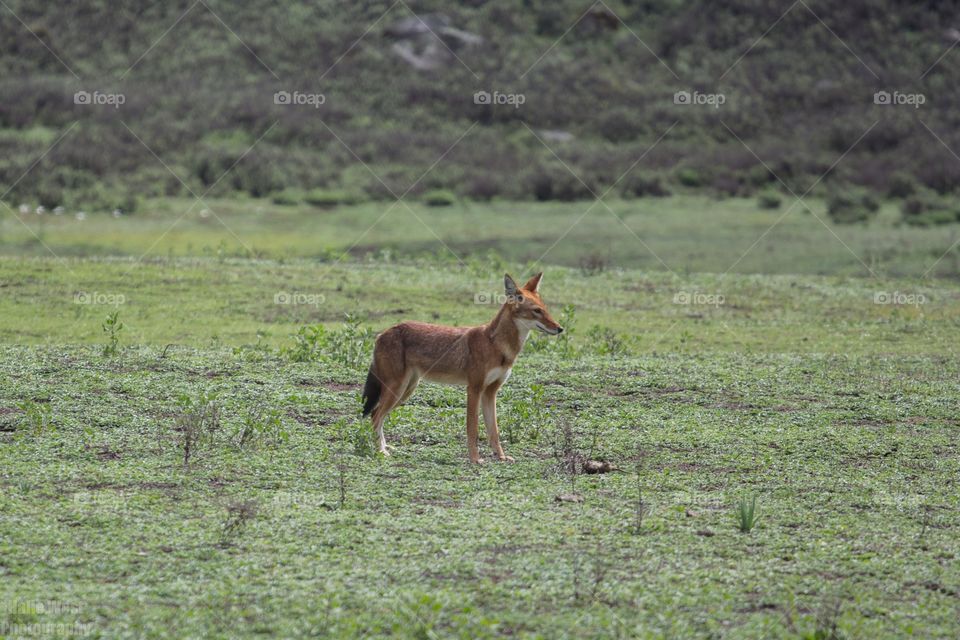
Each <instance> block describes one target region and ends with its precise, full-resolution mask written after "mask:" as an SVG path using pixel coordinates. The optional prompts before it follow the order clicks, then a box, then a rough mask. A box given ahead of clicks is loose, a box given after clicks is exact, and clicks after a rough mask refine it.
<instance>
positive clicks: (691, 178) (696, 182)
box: [677, 167, 703, 187]
mask: <svg viewBox="0 0 960 640" xmlns="http://www.w3.org/2000/svg"><path fill="white" fill-rule="evenodd" d="M677 182H679V183H680V184H682V185H683V186H685V187H699V186H701V185H702V184H703V178H702V176H701V175H700V172H699V171H697V170H696V169H694V168H693V167H684V168H683V169H680V170H679V171H677Z"/></svg>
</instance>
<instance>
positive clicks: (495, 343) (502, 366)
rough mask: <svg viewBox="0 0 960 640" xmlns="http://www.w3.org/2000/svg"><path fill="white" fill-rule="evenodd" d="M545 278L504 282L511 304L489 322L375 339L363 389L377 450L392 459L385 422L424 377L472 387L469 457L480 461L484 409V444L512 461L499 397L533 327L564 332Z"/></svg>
mask: <svg viewBox="0 0 960 640" xmlns="http://www.w3.org/2000/svg"><path fill="white" fill-rule="evenodd" d="M542 277H543V273H538V274H537V275H535V276H533V277H532V278H530V280H529V281H528V282H527V283H526V284H525V285H523V287H518V286H517V285H516V283H515V282H514V280H513V278H511V277H510V276H509V274H508V275H506V276H504V286H505V289H506V295H507V300H506V302H505V303H504V304H503V306H502V307H500V310H499V311H498V312H497V315H496V316H494V318H493V320H491V321H490V322H489V323H487V324H484V325H480V326H478V327H448V326H443V325H436V324H426V323H423V322H404V323H401V324H398V325H395V326H393V327H390V328H389V329H387V330H386V331H384V332H383V333H381V334H380V335H379V336H377V343H376V347H375V348H374V351H373V364H371V365H370V373H369V374H368V375H367V383H366V385H365V386H364V391H363V396H364V401H365V402H364V407H363V415H365V416H366V415H370V414H371V413H372V414H373V426H374V428H375V429H376V432H377V437H378V439H379V441H380V451H381V452H383V453H384V454H387V444H386V440H385V439H384V436H383V422H384V420H386V418H387V416H388V415H389V414H390V412H391V411H393V409H394V408H396V407H398V406H400V405H401V404H403V403H404V402H406V400H407V398H409V397H410V395H411V394H412V393H413V391H414V390H415V389H416V388H417V384H418V383H419V382H420V380H421V378H422V379H426V380H432V381H436V382H444V383H448V384H457V385H462V386H466V387H467V452H468V454H469V456H470V460H472V461H473V462H481V461H482V459H481V458H480V452H479V449H478V446H477V437H478V413H479V411H480V410H481V409H482V410H483V418H484V423H485V424H486V427H487V439H488V440H489V442H490V447H491V448H492V449H493V453H494V455H496V456H497V458H498V459H500V460H512V458H510V457H508V456H507V455H506V454H505V453H504V452H503V447H502V446H501V445H500V432H499V429H498V427H497V391H498V390H499V389H500V386H501V385H502V384H503V383H504V382H505V381H506V379H507V377H508V376H509V375H510V369H511V367H513V363H514V361H515V360H516V359H517V356H518V355H519V354H520V350H521V349H522V348H523V343H524V342H525V341H526V339H527V334H528V333H529V332H530V330H531V329H537V330H539V331H542V332H543V333H548V334H551V335H557V334H558V333H561V332H562V331H563V328H562V327H561V326H560V325H559V324H557V323H556V321H555V320H554V319H553V318H552V317H550V312H549V311H548V310H547V307H546V305H544V303H543V300H542V299H541V298H540V293H539V289H540V280H541V279H542Z"/></svg>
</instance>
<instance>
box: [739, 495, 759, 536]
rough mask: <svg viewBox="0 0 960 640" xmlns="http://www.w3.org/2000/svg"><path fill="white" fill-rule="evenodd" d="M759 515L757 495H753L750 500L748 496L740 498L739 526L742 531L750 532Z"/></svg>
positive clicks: (755, 524)
mask: <svg viewBox="0 0 960 640" xmlns="http://www.w3.org/2000/svg"><path fill="white" fill-rule="evenodd" d="M758 520H759V517H758V515H757V496H752V497H751V498H750V499H749V500H748V499H747V498H746V497H743V498H741V499H740V504H739V505H738V506H737V527H738V528H739V529H740V531H741V533H750V532H751V531H752V530H753V528H754V527H755V526H757V521H758Z"/></svg>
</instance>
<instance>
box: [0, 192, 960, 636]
mask: <svg viewBox="0 0 960 640" xmlns="http://www.w3.org/2000/svg"><path fill="white" fill-rule="evenodd" d="M674 204H676V203H674ZM246 206H247V204H240V205H238V211H240V210H244V207H246ZM722 206H734V205H733V204H732V203H727V204H725V205H722ZM505 208H506V207H505ZM362 210H363V209H362V208H360V209H356V210H351V211H362ZM328 213H330V214H332V215H339V214H337V213H335V212H334V211H331V212H323V213H320V214H319V215H321V216H322V215H327V214H328ZM447 213H448V215H453V216H454V219H453V220H451V221H450V224H451V225H453V224H455V223H457V220H456V218H457V216H456V213H453V214H451V212H450V211H449V210H448V212H447ZM238 215H241V216H242V215H247V214H244V213H238ZM459 217H461V218H462V216H459ZM493 217H494V218H495V217H496V214H494V216H493ZM691 219H692V218H691ZM798 219H802V218H798ZM151 220H152V218H151V217H150V215H149V214H148V215H147V216H146V217H145V218H143V219H139V218H136V219H131V220H130V221H129V223H128V222H127V221H124V220H121V221H120V223H121V224H129V225H130V226H128V227H124V229H125V233H124V234H123V235H121V234H120V233H119V232H118V235H117V236H116V238H117V240H118V241H121V244H120V245H117V246H118V247H123V250H120V249H119V248H118V250H117V251H115V252H114V253H117V254H121V255H118V256H116V257H110V258H96V257H94V258H75V257H69V258H66V259H64V260H58V259H55V258H42V257H22V256H21V257H6V258H2V259H0V285H2V287H0V290H2V295H0V342H2V343H3V346H0V483H2V486H0V489H2V490H0V603H2V604H3V608H0V629H2V631H0V635H11V636H16V635H53V634H55V633H59V634H60V635H71V634H74V635H81V634H86V635H90V636H92V637H98V636H99V637H157V638H159V637H223V638H227V637H254V636H276V637H294V636H306V635H317V636H321V637H377V636H388V635H398V636H401V637H414V638H415V637H420V638H423V637H427V638H430V637H464V638H467V637H469V638H476V637H493V636H507V635H512V636H518V637H543V638H564V637H570V638H608V637H642V638H661V637H730V638H770V637H775V638H809V637H830V634H831V633H834V635H835V636H836V635H839V636H842V637H847V638H859V637H867V636H869V637H877V638H900V637H907V636H915V637H923V638H926V637H952V636H955V635H956V633H957V630H958V627H960V622H958V619H957V594H958V593H960V568H958V567H960V562H958V554H960V536H958V535H957V533H958V529H960V519H958V516H957V514H958V506H960V505H958V500H960V498H958V495H960V494H958V492H957V490H956V478H957V477H958V473H960V462H958V461H960V446H958V442H960V438H958V437H960V421H958V419H957V412H956V406H957V401H958V398H960V364H958V363H960V360H958V358H957V344H958V333H960V332H958V328H960V285H958V284H957V283H956V282H955V281H951V280H945V279H923V280H920V279H916V278H893V279H891V278H887V277H883V278H877V279H874V278H856V277H849V276H846V275H840V276H817V275H763V276H761V275H744V274H740V273H731V274H728V275H720V274H710V273H692V274H687V273H686V272H683V273H670V272H668V271H662V270H661V271H646V270H629V269H628V270H620V269H610V268H608V269H605V270H604V269H600V270H585V269H581V268H578V267H572V268H564V267H558V266H548V267H546V276H545V279H544V282H543V289H542V290H543V293H544V296H545V299H546V300H547V302H548V304H549V305H550V306H551V308H552V309H553V310H554V311H555V312H556V314H557V315H558V316H562V317H563V318H564V320H563V321H564V323H565V324H566V327H567V329H568V330H567V332H565V333H564V340H563V341H559V340H557V339H555V338H546V337H540V336H537V337H533V338H531V341H530V343H528V345H527V346H526V348H525V350H524V353H523V354H522V355H521V356H520V358H519V360H518V363H517V365H516V367H515V369H514V373H513V375H512V377H511V378H510V380H509V382H508V383H507V385H506V386H505V388H504V390H503V391H502V392H501V396H500V401H499V413H500V421H501V431H502V436H503V440H504V446H505V449H506V451H507V453H509V454H510V455H512V456H514V457H515V458H516V460H517V461H516V462H515V463H513V464H496V463H488V464H486V465H484V466H480V467H476V466H471V465H469V464H468V463H467V461H466V444H465V432H464V431H465V430H464V404H465V397H464V393H463V392H462V390H460V389H457V388H452V387H445V386H437V385H431V384H424V385H422V387H421V388H420V389H419V390H418V392H417V393H416V394H415V395H414V396H413V398H412V400H411V402H410V403H409V404H408V405H407V406H406V407H404V408H402V409H401V410H399V411H397V412H396V413H395V414H394V416H393V417H392V418H391V419H390V421H389V422H388V424H387V427H386V434H387V439H388V442H389V443H390V444H392V445H394V446H395V447H396V449H395V451H394V455H393V456H392V457H390V458H380V457H377V456H375V455H374V454H373V450H372V447H371V432H370V427H369V423H368V422H366V421H363V420H361V419H360V417H359V411H360V401H359V395H360V389H361V384H362V381H363V379H364V376H365V373H366V365H367V362H368V358H369V349H370V337H371V335H372V334H373V332H375V331H377V330H380V329H383V328H385V327H387V326H389V325H391V324H393V323H395V322H397V321H399V320H401V319H421V320H428V321H436V322H445V323H454V324H464V323H480V322H484V321H486V320H487V319H489V317H491V316H492V315H493V313H494V312H495V307H494V306H493V305H491V304H488V303H484V302H483V297H484V296H489V295H491V294H495V293H498V292H499V287H500V286H502V285H501V279H502V272H503V271H504V270H509V271H511V272H513V274H514V275H515V276H517V277H522V276H525V275H527V274H528V272H529V271H530V266H529V265H525V264H523V263H521V262H518V261H516V260H507V259H500V258H495V257H493V258H491V257H486V256H484V255H482V254H479V253H478V254H475V255H473V256H471V257H469V258H467V259H466V260H465V264H463V265H461V264H459V263H458V262H457V261H456V260H454V259H450V258H448V259H442V258H440V257H432V258H430V257H423V256H422V257H420V258H414V257H410V256H409V255H407V256H404V257H402V258H401V259H396V258H389V257H388V256H386V255H384V254H383V253H378V254H376V255H375V256H371V257H368V258H366V259H355V258H351V259H349V260H347V261H345V262H341V263H334V262H332V261H329V260H328V261H318V260H311V259H306V258H290V259H286V260H284V261H278V260H273V259H267V258H262V259H251V258H240V257H231V256H222V257H216V256H208V257H168V256H167V255H166V253H164V252H161V255H160V256H151V257H150V258H149V259H145V260H143V261H142V262H138V261H135V260H134V259H132V258H129V257H122V254H124V253H130V255H133V253H136V252H135V251H133V248H134V247H136V246H139V244H138V243H140V242H142V241H143V240H144V239H146V237H147V235H148V234H147V226H138V225H148V224H151V222H150V221H151ZM88 221H90V220H89V219H88ZM101 222H103V223H104V224H105V225H106V224H108V223H113V222H115V221H114V220H113V219H110V220H103V221H101ZM159 222H160V221H159V219H157V220H156V223H157V224H158V226H159ZM167 222H168V223H169V219H168V220H167ZM14 223H15V221H14ZM6 224H8V225H9V220H8V221H7V223H6ZM460 224H465V223H463V222H462V221H461V222H460ZM411 228H412V225H407V226H406V227H403V228H400V229H399V230H398V234H399V235H400V236H401V239H400V240H398V246H400V247H403V246H406V247H407V248H409V244H408V243H407V241H406V240H403V239H402V236H403V234H405V233H408V232H409V233H411V236H410V237H411V238H412V237H413V236H415V235H416V234H415V233H414V231H413V230H411ZM554 230H555V229H554ZM714 231H717V230H716V229H714ZM127 232H129V235H126V233H127ZM884 232H885V233H891V234H895V233H903V232H905V230H901V229H893V228H890V229H887V230H886V231H884ZM701 233H703V234H704V235H709V233H710V229H708V228H704V229H703V230H702V231H701ZM717 233H719V234H722V233H723V231H717ZM851 233H854V234H861V235H862V234H869V233H870V230H869V229H867V230H863V229H861V230H851ZM138 234H142V235H138ZM281 235H282V232H281ZM301 235H302V237H301V238H298V239H297V240H298V242H299V243H300V246H304V247H305V246H306V245H307V234H301ZM47 237H48V238H52V237H53V236H52V234H48V236H47ZM213 237H215V236H213V235H211V239H212V238H213ZM257 237H258V239H259V240H261V241H262V242H263V243H264V245H265V246H273V245H274V244H276V246H281V244H280V243H279V241H278V240H277V238H276V237H274V236H271V235H270V234H267V233H265V232H264V227H261V232H260V235H259V236H257ZM4 238H7V239H8V235H4ZM794 240H796V237H795V236H794ZM678 241H679V240H678ZM59 242H60V244H58V245H57V246H58V247H59V248H70V247H73V248H77V247H83V246H85V245H86V243H87V239H86V238H84V237H83V236H80V235H78V236H69V235H66V234H64V235H63V236H62V240H60V241H59ZM411 242H412V240H411ZM122 243H127V244H122ZM105 246H106V245H105ZM111 246H112V245H111ZM792 246H793V245H785V250H786V251H787V252H788V253H790V252H792V251H795V250H796V249H795V248H791V247H792ZM8 248H9V246H8ZM495 248H496V249H497V250H498V251H500V250H501V249H502V248H503V247H501V246H500V245H499V244H498V245H497V246H496V247H495ZM841 248H842V247H841ZM194 249H196V245H195V247H194ZM86 250H87V249H83V251H76V252H73V251H65V252H64V253H65V254H80V253H83V252H84V251H86ZM565 250H567V251H571V255H573V252H574V251H575V250H576V244H574V247H573V248H568V249H565ZM98 251H99V249H98ZM796 251H797V252H798V253H799V250H796ZM31 252H32V251H31ZM175 253H176V252H175ZM401 253H406V251H402V252H401ZM410 253H413V252H410ZM503 253H509V251H508V250H505V251H503ZM707 253H709V251H707ZM905 255H906V254H905ZM710 259H713V260H716V259H719V258H718V257H717V255H713V257H712V258H710ZM908 263H909V261H908V262H905V263H904V264H905V265H906V264H908ZM894 292H896V293H898V294H900V297H901V301H902V298H903V296H913V298H910V300H914V301H917V300H921V301H920V302H919V303H917V304H912V303H906V304H886V303H884V304H878V303H877V302H876V299H877V295H878V294H883V293H887V294H892V293H894ZM278 296H279V297H278ZM478 296H479V297H480V300H479V302H478ZM919 296H923V298H922V299H920V298H919ZM293 301H295V302H297V304H293V303H292V302H293ZM684 301H686V303H684ZM113 314H116V315H113ZM347 320H348V322H345V321H347ZM120 323H122V325H123V328H122V329H115V331H114V332H113V333H112V334H111V331H110V327H111V326H112V327H118V326H119V324H120ZM304 325H312V326H314V327H322V329H319V328H314V329H311V330H310V332H307V333H305V334H304V335H305V336H311V335H313V336H315V339H313V340H312V341H310V340H307V343H308V344H309V345H310V346H311V347H312V348H310V349H305V350H300V351H297V350H296V345H297V343H296V338H295V334H296V333H297V331H298V330H299V329H300V328H301V327H303V326H304ZM105 326H106V330H105ZM114 347H115V350H114ZM295 354H299V355H300V356H302V357H303V358H306V359H307V361H305V362H297V361H294V360H296V359H303V358H294V357H292V356H293V355H295ZM187 442H189V443H190V451H189V456H185V451H184V447H185V445H186V443H187ZM185 459H186V464H185ZM583 459H594V460H604V461H608V462H610V463H612V465H613V467H615V470H614V471H613V472H611V473H607V474H600V475H577V474H573V475H571V473H570V469H571V466H572V467H573V468H576V466H577V465H576V464H573V465H571V461H576V460H583ZM568 494H573V495H575V496H577V497H578V498H579V500H580V501H558V499H557V498H558V497H559V496H561V495H568ZM744 496H747V497H749V498H751V499H752V498H754V497H755V498H756V505H757V508H756V513H757V514H759V518H758V520H759V525H758V526H753V527H751V531H750V532H749V534H745V533H742V532H741V530H740V529H741V523H740V522H739V521H738V517H737V514H738V510H739V509H740V508H741V507H743V506H744V505H745V503H743V502H742V501H743V499H744ZM745 506H747V507H749V506H750V505H749V504H746V505H745ZM51 625H54V626H51ZM55 625H61V626H59V627H57V626H55Z"/></svg>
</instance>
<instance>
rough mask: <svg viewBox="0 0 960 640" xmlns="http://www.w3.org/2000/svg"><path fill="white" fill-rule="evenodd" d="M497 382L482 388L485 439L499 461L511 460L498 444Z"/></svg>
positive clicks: (498, 386)
mask: <svg viewBox="0 0 960 640" xmlns="http://www.w3.org/2000/svg"><path fill="white" fill-rule="evenodd" d="M499 389H500V385H499V384H493V385H490V386H489V387H487V388H486V389H484V390H483V398H482V400H481V404H480V406H481V407H482V408H483V421H484V423H485V424H486V425H487V440H488V441H489V442H490V448H491V449H493V453H494V455H496V456H497V458H498V459H499V460H500V461H501V462H513V458H511V457H510V456H508V455H507V454H505V453H504V452H503V447H502V446H501V445H500V429H499V428H498V426H497V391H498V390H499Z"/></svg>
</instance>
